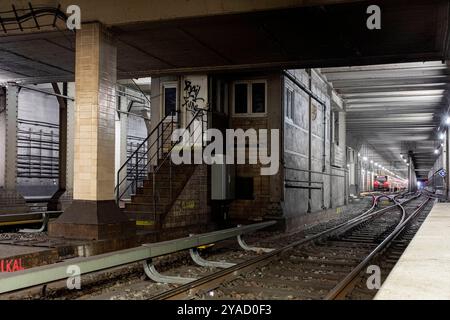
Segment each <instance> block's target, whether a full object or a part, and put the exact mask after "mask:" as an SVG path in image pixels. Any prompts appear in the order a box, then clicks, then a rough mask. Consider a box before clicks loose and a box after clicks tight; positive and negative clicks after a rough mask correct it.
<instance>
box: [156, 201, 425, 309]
mask: <svg viewBox="0 0 450 320" xmlns="http://www.w3.org/2000/svg"><path fill="white" fill-rule="evenodd" d="M417 197H418V196H415V197H412V198H411V199H408V200H406V201H405V202H404V203H406V202H410V201H412V200H414V199H416V198H417ZM377 199H378V197H375V199H374V202H373V205H372V207H371V208H370V209H369V210H367V211H365V212H363V213H362V214H360V215H359V216H357V217H355V218H353V219H350V220H349V221H346V222H344V223H341V224H339V225H337V226H335V227H332V228H330V229H327V230H324V231H322V232H320V233H318V234H315V235H313V236H311V237H308V238H305V239H302V240H299V241H295V242H292V243H290V244H288V245H287V246H284V247H282V248H279V249H276V250H274V251H272V252H269V253H265V254H264V255H261V256H259V257H256V258H253V259H250V260H248V261H244V262H242V263H239V264H236V265H235V266H233V267H230V268H227V269H223V270H220V271H218V272H215V273H213V274H211V275H208V276H205V277H202V278H200V279H197V280H195V281H192V282H189V283H187V284H184V285H181V286H179V287H177V288H174V289H172V290H169V291H166V292H163V293H161V294H158V295H156V296H153V297H152V298H151V300H177V299H187V298H190V297H192V295H193V294H195V293H197V292H201V291H206V292H207V291H210V290H213V289H215V288H217V287H218V286H220V285H221V284H222V283H223V282H224V281H226V280H231V279H232V278H235V277H237V276H238V275H239V274H242V273H244V272H246V271H251V270H254V269H255V268H258V267H260V266H264V265H266V264H268V263H270V262H271V261H272V260H274V259H275V258H276V257H278V256H280V255H282V254H283V253H285V252H287V251H288V250H290V249H292V248H294V247H298V246H302V245H305V244H307V243H310V242H312V241H314V240H317V239H319V238H322V237H324V236H330V235H332V234H334V232H336V231H339V230H341V229H342V228H351V227H354V226H356V225H359V224H361V223H363V222H365V221H366V220H368V219H370V218H371V217H373V216H375V215H379V214H382V213H384V212H386V211H389V210H392V209H393V208H396V207H397V204H395V205H393V206H389V207H386V208H383V209H381V210H377V211H375V212H373V210H374V208H375V207H376V205H377Z"/></svg>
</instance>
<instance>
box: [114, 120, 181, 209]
mask: <svg viewBox="0 0 450 320" xmlns="http://www.w3.org/2000/svg"><path fill="white" fill-rule="evenodd" d="M175 114H176V113H170V114H168V115H166V116H165V117H164V118H163V119H162V120H161V121H160V122H159V123H158V124H157V125H156V127H155V128H153V130H152V131H151V132H150V134H149V135H148V136H147V138H146V139H144V141H142V143H141V144H140V145H139V146H138V147H137V148H136V149H135V150H134V152H133V153H132V154H131V155H130V156H129V157H128V159H127V160H126V161H125V162H124V163H123V164H122V166H121V167H120V169H119V170H118V171H117V180H116V181H117V185H116V189H115V191H116V201H117V202H119V201H121V200H122V197H123V196H124V195H125V194H126V193H127V192H128V190H131V192H132V193H135V192H136V191H137V188H138V187H139V184H140V183H141V182H142V181H143V180H144V178H145V177H147V171H148V167H149V165H150V163H151V162H152V161H153V160H154V158H155V156H156V155H157V152H159V150H160V146H159V144H160V142H161V137H162V135H163V134H164V133H165V131H166V130H167V128H168V126H167V124H168V123H170V126H171V127H172V128H173V127H174V126H175V120H174V116H175ZM165 124H166V126H165ZM150 143H151V144H150ZM155 146H156V152H155V153H154V154H153V155H152V156H148V155H146V156H144V154H143V150H144V149H145V148H146V149H147V150H148V152H151V150H152V148H154V147H155ZM144 173H145V175H143V174H144ZM129 182H131V183H129ZM124 184H125V186H123V185H124Z"/></svg>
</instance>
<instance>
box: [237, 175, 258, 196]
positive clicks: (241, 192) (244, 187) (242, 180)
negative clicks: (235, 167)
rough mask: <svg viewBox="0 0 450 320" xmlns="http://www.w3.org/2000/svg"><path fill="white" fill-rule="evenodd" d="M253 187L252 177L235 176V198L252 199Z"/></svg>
mask: <svg viewBox="0 0 450 320" xmlns="http://www.w3.org/2000/svg"><path fill="white" fill-rule="evenodd" d="M253 188H254V186H253V178H252V177H250V178H248V177H236V199H238V200H254V196H253V192H254V191H253Z"/></svg>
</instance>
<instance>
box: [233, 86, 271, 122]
mask: <svg viewBox="0 0 450 320" xmlns="http://www.w3.org/2000/svg"><path fill="white" fill-rule="evenodd" d="M266 87H267V84H266V82H265V81H261V80H259V81H239V82H237V83H235V84H234V88H233V89H234V101H233V104H234V106H233V107H234V114H235V115H249V116H252V115H263V114H265V113H266V108H267V107H266V105H267V97H266Z"/></svg>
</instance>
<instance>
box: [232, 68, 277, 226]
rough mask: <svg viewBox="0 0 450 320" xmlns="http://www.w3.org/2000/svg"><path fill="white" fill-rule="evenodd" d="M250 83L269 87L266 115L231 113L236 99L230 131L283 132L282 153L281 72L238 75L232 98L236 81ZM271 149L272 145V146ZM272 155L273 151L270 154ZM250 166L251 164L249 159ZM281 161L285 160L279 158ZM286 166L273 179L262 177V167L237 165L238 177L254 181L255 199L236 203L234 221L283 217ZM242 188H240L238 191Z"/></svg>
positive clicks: (258, 165)
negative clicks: (254, 81)
mask: <svg viewBox="0 0 450 320" xmlns="http://www.w3.org/2000/svg"><path fill="white" fill-rule="evenodd" d="M246 80H258V81H259V80H264V81H266V84H267V91H266V95H267V108H266V115H265V116H256V117H253V116H252V117H249V116H239V115H233V113H232V112H231V108H232V104H233V102H232V100H233V99H232V98H230V99H228V101H229V110H230V114H231V117H230V126H229V127H230V128H233V129H243V130H244V131H245V130H248V129H255V130H259V129H268V130H269V132H270V130H272V129H278V130H280V141H279V144H280V150H282V143H283V142H282V141H281V139H282V138H281V137H282V123H281V121H282V114H283V113H282V100H281V75H280V73H278V72H277V73H266V74H264V75H261V74H242V75H239V74H235V75H233V76H231V77H229V79H228V81H229V86H228V87H229V89H230V92H229V96H230V97H232V96H233V95H232V90H233V82H234V81H246ZM268 148H269V150H270V145H269V146H268ZM270 152H271V151H270ZM246 159H247V160H246V163H249V161H248V156H247V157H246ZM279 159H280V161H281V159H282V157H281V156H280V157H279ZM282 172H283V167H282V164H280V165H279V171H278V173H277V174H275V175H272V176H262V175H261V165H260V164H259V162H258V164H245V165H237V166H236V177H245V178H252V179H253V186H254V190H253V197H254V199H253V200H235V201H233V203H232V204H231V208H230V217H231V218H234V219H250V220H252V219H261V218H262V217H264V216H266V215H279V214H281V207H280V201H281V199H282V196H283V187H282ZM239 187H240V186H239V185H236V192H238V189H239Z"/></svg>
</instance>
